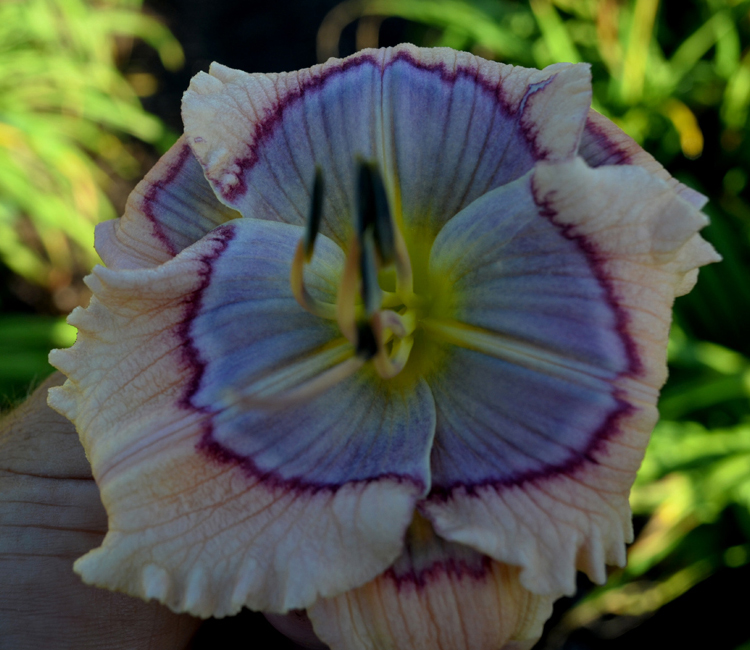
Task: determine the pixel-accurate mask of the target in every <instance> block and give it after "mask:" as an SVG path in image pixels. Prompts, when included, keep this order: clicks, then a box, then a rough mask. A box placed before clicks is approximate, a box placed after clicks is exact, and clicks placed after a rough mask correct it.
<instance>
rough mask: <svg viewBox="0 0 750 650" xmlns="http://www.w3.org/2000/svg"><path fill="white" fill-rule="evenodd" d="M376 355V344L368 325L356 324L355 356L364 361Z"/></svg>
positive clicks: (373, 333)
mask: <svg viewBox="0 0 750 650" xmlns="http://www.w3.org/2000/svg"><path fill="white" fill-rule="evenodd" d="M377 353H378V342H377V340H376V339H375V332H373V331H372V327H371V326H370V323H368V322H366V321H364V322H361V323H357V356H358V357H360V358H361V359H364V360H365V361H368V360H370V359H372V358H373V357H374V356H375V355H376V354H377Z"/></svg>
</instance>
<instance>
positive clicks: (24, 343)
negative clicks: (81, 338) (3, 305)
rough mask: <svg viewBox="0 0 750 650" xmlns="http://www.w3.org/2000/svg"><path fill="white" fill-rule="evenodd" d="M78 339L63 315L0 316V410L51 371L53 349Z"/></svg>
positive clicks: (20, 397) (70, 343)
mask: <svg viewBox="0 0 750 650" xmlns="http://www.w3.org/2000/svg"><path fill="white" fill-rule="evenodd" d="M75 338H76V330H75V328H74V327H72V326H71V325H68V324H66V323H65V320H64V319H63V318H61V317H60V318H54V317H45V316H36V315H28V316H27V315H21V314H16V315H12V316H0V359H2V364H0V413H1V412H2V411H4V410H6V409H7V408H10V407H11V406H13V403H14V402H15V401H17V400H20V399H22V398H23V397H25V396H26V393H27V391H28V389H29V387H30V386H32V385H33V384H37V383H38V382H40V381H41V380H43V379H44V378H45V377H47V375H49V374H50V373H52V370H53V368H52V366H50V365H49V363H48V362H47V355H48V354H49V351H50V350H51V349H52V348H65V347H68V346H70V345H72V344H73V343H74V342H75Z"/></svg>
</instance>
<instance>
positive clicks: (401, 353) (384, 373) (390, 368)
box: [372, 336, 414, 379]
mask: <svg viewBox="0 0 750 650" xmlns="http://www.w3.org/2000/svg"><path fill="white" fill-rule="evenodd" d="M413 347H414V337H413V336H407V337H405V338H402V339H396V340H395V341H394V342H393V349H392V350H391V354H390V356H388V354H387V353H386V351H385V348H384V347H381V348H380V349H379V350H378V354H377V355H375V357H374V358H373V360H372V361H373V363H374V364H375V370H377V372H378V374H379V375H380V376H381V377H382V378H383V379H392V378H393V377H395V376H396V375H397V374H398V373H400V372H401V371H402V370H403V369H404V366H406V362H407V361H408V360H409V355H410V354H411V349H412V348H413Z"/></svg>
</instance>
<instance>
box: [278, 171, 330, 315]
mask: <svg viewBox="0 0 750 650" xmlns="http://www.w3.org/2000/svg"><path fill="white" fill-rule="evenodd" d="M322 215H323V172H322V171H321V169H320V166H319V165H318V166H316V167H315V179H314V180H313V188H312V199H311V201H310V213H309V214H308V218H307V223H306V224H305V234H304V235H303V236H302V239H300V242H299V244H297V249H296V250H295V252H294V259H293V260H292V269H291V272H290V273H289V284H290V285H291V286H292V294H293V295H294V298H295V299H296V300H297V302H298V303H299V304H300V306H301V307H302V308H303V309H305V310H307V311H309V312H310V313H311V314H313V315H315V316H319V317H320V318H328V319H330V320H335V319H336V305H333V304H331V303H328V302H323V301H322V300H318V299H317V298H313V297H312V296H311V295H310V293H309V292H308V291H307V289H306V288H305V264H309V263H310V261H311V260H312V256H313V250H314V249H315V238H316V237H317V236H318V230H319V229H320V220H321V217H322Z"/></svg>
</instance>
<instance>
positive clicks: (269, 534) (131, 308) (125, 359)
mask: <svg viewBox="0 0 750 650" xmlns="http://www.w3.org/2000/svg"><path fill="white" fill-rule="evenodd" d="M232 228H233V227H232V226H231V225H228V226H224V227H223V228H218V229H216V230H214V231H213V232H212V233H211V234H210V235H208V236H206V237H204V238H203V239H202V240H201V241H200V242H199V243H197V244H195V245H194V246H192V247H190V248H188V249H186V250H185V251H183V253H181V254H180V255H178V256H177V257H175V258H174V259H173V260H171V261H170V262H167V263H166V264H163V265H161V266H160V267H157V268H155V269H138V270H130V271H122V270H121V271H112V270H109V269H105V268H102V267H97V268H96V269H95V270H94V272H93V273H92V274H91V275H90V276H89V277H88V279H87V282H88V284H89V286H90V287H91V289H92V291H93V294H94V297H93V298H92V300H91V304H90V306H89V307H88V308H87V309H85V310H84V309H80V308H79V309H76V310H75V311H74V312H73V313H72V314H71V316H70V319H69V322H71V323H72V324H73V325H75V326H76V327H78V329H79V334H78V340H77V342H76V344H75V345H74V346H73V348H71V349H69V350H56V351H53V352H52V353H51V355H50V360H51V362H52V364H53V365H54V366H56V367H57V368H59V369H60V370H61V371H63V372H64V373H65V374H66V375H67V376H68V381H67V382H66V383H65V385H64V386H62V387H60V388H56V389H52V390H50V393H49V404H50V406H52V407H53V408H54V409H56V410H57V411H59V412H60V413H62V414H63V415H65V416H66V417H68V418H69V419H71V420H74V421H75V423H76V428H77V429H78V432H79V435H80V437H81V441H82V442H83V445H84V448H85V450H86V454H87V456H88V459H89V461H90V462H91V465H92V470H93V473H94V478H95V479H96V481H97V484H98V486H99V488H100V491H101V498H102V503H103V504H104V507H105V509H106V511H107V515H108V519H109V532H108V533H107V536H106V537H105V539H104V542H103V544H102V546H101V547H100V548H98V549H94V550H93V551H91V552H89V553H88V554H87V555H85V556H84V557H82V558H80V559H79V560H78V561H77V562H76V563H75V565H74V568H75V570H76V571H77V572H78V573H79V574H80V575H81V576H82V578H83V579H84V581H85V582H87V583H89V584H94V585H97V586H100V587H106V588H108V589H111V590H115V591H123V592H125V593H128V594H131V595H134V596H139V597H141V598H144V599H156V600H158V601H159V602H162V603H164V604H166V605H168V606H169V607H170V608H171V609H173V610H174V611H177V612H182V611H185V612H189V613H191V614H194V615H196V616H201V617H207V616H217V617H221V616H227V615H231V614H235V613H236V612H238V611H239V610H240V608H241V607H243V606H247V607H250V608H252V609H256V610H265V611H276V612H286V611H288V610H289V609H295V608H304V607H307V606H309V605H311V604H312V603H313V602H315V600H316V599H318V598H319V597H321V596H322V597H325V596H334V595H336V594H339V593H341V592H343V591H346V590H348V589H351V588H353V587H356V586H359V585H361V584H363V583H365V582H367V581H368V580H371V579H373V577H375V576H376V575H378V574H379V573H381V572H383V571H384V570H385V569H386V568H387V567H388V566H389V565H390V564H391V563H392V562H393V561H394V560H395V558H396V557H397V556H398V554H399V553H400V551H401V547H402V535H403V531H404V530H405V529H406V527H407V526H408V524H409V522H410V520H411V516H412V513H413V511H414V507H415V504H416V501H417V499H418V498H419V497H420V496H421V495H422V494H423V490H424V486H423V485H415V484H414V483H413V482H411V481H409V480H408V479H407V480H401V479H399V478H398V477H396V478H383V479H380V480H373V481H359V482H351V483H347V484H345V485H343V486H341V487H338V489H325V488H323V489H319V490H316V489H310V490H306V489H297V490H295V489H290V488H288V487H285V486H284V485H283V484H278V483H277V482H270V483H264V481H263V480H262V479H261V478H259V477H256V476H253V475H250V474H249V473H248V471H247V470H245V469H243V468H242V467H241V466H239V465H237V464H233V463H222V462H218V461H215V460H212V459H211V458H210V457H208V456H207V455H206V454H202V453H200V452H199V451H198V449H197V448H198V447H199V446H200V443H201V440H202V435H203V433H204V424H205V420H206V418H207V415H206V414H204V413H202V412H201V411H197V410H195V409H191V408H189V407H187V406H185V405H184V404H183V397H184V394H185V391H186V388H187V387H188V386H189V383H190V380H191V377H192V376H193V375H192V372H193V369H192V367H191V365H190V359H189V358H187V356H188V355H186V354H185V352H184V349H183V344H184V337H183V336H182V334H181V333H180V328H181V325H182V323H183V322H184V321H185V318H186V310H187V309H189V304H190V302H189V298H190V297H191V296H192V295H194V293H195V292H196V291H197V290H199V289H200V287H201V283H203V282H204V281H205V278H206V271H207V269H206V262H205V260H206V259H207V258H211V257H213V256H216V255H219V254H221V250H222V247H224V246H225V242H226V239H227V237H228V233H230V232H231V231H232Z"/></svg>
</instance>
